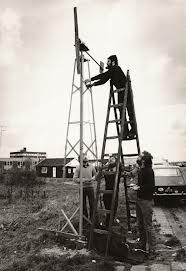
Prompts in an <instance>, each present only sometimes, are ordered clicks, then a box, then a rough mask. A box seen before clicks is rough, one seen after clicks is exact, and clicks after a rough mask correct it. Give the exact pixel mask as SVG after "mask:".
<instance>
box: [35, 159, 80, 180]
mask: <svg viewBox="0 0 186 271" xmlns="http://www.w3.org/2000/svg"><path fill="white" fill-rule="evenodd" d="M78 164H79V162H78V161H77V160H76V159H73V158H67V160H66V166H65V169H66V172H65V173H66V177H67V178H72V177H73V174H74V170H75V168H76V166H77V165H78ZM63 167H64V158H47V159H45V160H43V161H41V162H40V163H39V164H38V165H36V174H37V177H44V178H63Z"/></svg>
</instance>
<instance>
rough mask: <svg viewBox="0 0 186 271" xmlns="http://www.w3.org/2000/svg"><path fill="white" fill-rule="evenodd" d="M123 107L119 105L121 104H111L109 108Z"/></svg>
mask: <svg viewBox="0 0 186 271" xmlns="http://www.w3.org/2000/svg"><path fill="white" fill-rule="evenodd" d="M122 106H123V104H122V103H121V104H111V105H110V107H122Z"/></svg>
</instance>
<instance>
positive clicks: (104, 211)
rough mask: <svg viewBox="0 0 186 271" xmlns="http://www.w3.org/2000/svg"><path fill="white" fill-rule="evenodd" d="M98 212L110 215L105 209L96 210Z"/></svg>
mask: <svg viewBox="0 0 186 271" xmlns="http://www.w3.org/2000/svg"><path fill="white" fill-rule="evenodd" d="M97 211H98V212H100V213H101V212H102V213H106V214H110V213H111V210H107V209H98V210H97Z"/></svg>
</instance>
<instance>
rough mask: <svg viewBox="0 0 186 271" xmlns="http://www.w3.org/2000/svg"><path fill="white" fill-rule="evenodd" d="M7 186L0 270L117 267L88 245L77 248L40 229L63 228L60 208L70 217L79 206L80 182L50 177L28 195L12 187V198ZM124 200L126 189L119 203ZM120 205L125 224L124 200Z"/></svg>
mask: <svg viewBox="0 0 186 271" xmlns="http://www.w3.org/2000/svg"><path fill="white" fill-rule="evenodd" d="M7 189H8V188H7V187H3V186H1V196H0V206H1V207H0V240H1V243H0V258H1V260H0V270H4V271H24V270H36V271H40V270H50V271H52V270H54V271H57V270H64V271H66V270H81V271H83V270H103V271H104V270H107V271H109V270H114V267H113V266H114V264H113V262H112V261H111V259H110V258H108V259H107V260H105V259H104V258H103V257H102V256H100V255H97V254H96V253H95V252H88V251H87V250H86V249H85V248H83V249H79V250H77V247H76V245H75V243H74V242H69V240H67V239H64V238H63V237H61V236H57V235H55V234H46V233H45V232H44V231H41V230H38V229H39V228H41V227H42V228H46V229H54V230H58V229H60V227H61V226H62V225H63V224H64V223H65V219H64V217H63V215H62V213H61V208H62V209H63V210H64V211H65V213H66V214H67V216H68V217H70V216H71V215H72V213H73V212H74V211H75V210H76V208H77V207H78V206H79V192H78V187H77V186H74V185H69V184H66V185H64V184H61V182H59V181H50V182H47V183H46V184H44V185H41V186H40V187H35V188H34V189H33V190H32V193H31V195H30V196H28V197H27V198H25V197H24V193H22V192H21V193H20V188H16V189H15V188H13V191H14V192H13V196H12V198H11V201H10V200H9V199H8V198H4V197H3V195H5V194H6V192H7ZM20 194H22V196H21V197H20ZM122 201H123V193H121V198H120V203H121V202H122ZM119 206H120V207H119V210H118V214H120V215H118V218H119V219H120V220H121V221H123V222H125V223H124V224H123V225H124V227H125V225H126V214H125V211H124V209H123V208H122V206H121V204H119ZM123 206H124V201H123ZM78 221H79V217H78V216H77V217H76V218H75V219H74V221H73V222H74V224H76V225H78ZM121 230H123V226H122V227H121ZM125 230H126V229H125ZM126 266H129V265H128V264H126Z"/></svg>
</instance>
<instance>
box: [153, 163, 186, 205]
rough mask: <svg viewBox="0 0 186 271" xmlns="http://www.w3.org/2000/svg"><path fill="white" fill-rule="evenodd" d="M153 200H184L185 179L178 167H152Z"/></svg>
mask: <svg viewBox="0 0 186 271" xmlns="http://www.w3.org/2000/svg"><path fill="white" fill-rule="evenodd" d="M153 170H154V174H155V193H154V200H155V201H156V200H158V199H181V200H186V177H185V175H184V174H183V171H182V169H181V168H180V167H178V166H154V167H153Z"/></svg>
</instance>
